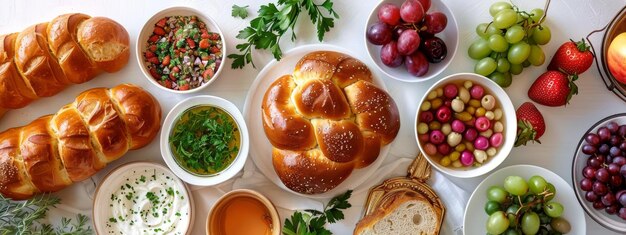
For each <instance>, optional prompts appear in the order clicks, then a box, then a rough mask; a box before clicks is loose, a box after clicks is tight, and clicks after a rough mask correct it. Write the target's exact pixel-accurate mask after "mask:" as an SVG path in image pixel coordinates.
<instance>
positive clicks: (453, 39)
mask: <svg viewBox="0 0 626 235" xmlns="http://www.w3.org/2000/svg"><path fill="white" fill-rule="evenodd" d="M404 1H405V0H383V1H381V2H380V3H379V4H378V5H376V7H375V8H374V9H372V12H371V13H370V16H369V18H368V19H367V22H366V23H365V31H363V32H367V29H368V28H369V27H370V26H371V25H372V24H374V23H376V22H377V21H378V8H379V7H380V6H382V5H383V4H385V3H392V4H395V5H396V6H398V7H400V6H401V5H402V3H403V2H404ZM434 11H439V12H441V13H443V14H444V15H446V17H447V18H448V24H447V25H446V28H445V29H444V30H443V31H441V32H440V33H438V34H436V35H435V36H437V37H438V38H441V40H443V41H444V42H445V43H446V48H447V49H448V54H447V55H446V58H445V59H444V60H443V61H441V62H439V63H435V64H433V63H430V65H429V67H428V72H426V74H424V75H423V76H421V77H415V76H413V75H411V74H410V73H409V72H407V71H406V67H405V66H404V64H402V65H400V66H398V67H396V68H392V67H389V66H387V65H385V64H383V62H382V61H381V60H380V48H381V47H382V45H381V46H379V45H374V44H371V43H370V42H369V41H367V36H366V35H365V34H364V35H363V39H364V40H365V41H364V43H365V49H366V50H367V53H368V55H369V56H370V58H371V59H372V61H374V64H376V66H377V67H378V68H379V69H380V71H382V72H383V73H385V74H386V75H388V76H389V77H391V78H393V79H396V80H399V81H403V82H423V81H428V80H430V79H431V78H433V77H435V76H437V75H439V74H440V73H441V72H443V70H444V69H445V68H446V67H448V65H450V62H452V59H453V58H454V55H455V54H456V52H457V49H458V47H459V28H458V25H457V23H456V19H455V18H454V14H452V11H451V10H450V8H448V6H446V4H445V3H444V2H443V1H442V0H432V1H431V5H430V9H429V10H428V12H434Z"/></svg>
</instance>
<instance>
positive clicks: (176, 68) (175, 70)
mask: <svg viewBox="0 0 626 235" xmlns="http://www.w3.org/2000/svg"><path fill="white" fill-rule="evenodd" d="M178 72H180V68H178V66H176V67H174V68H172V73H178Z"/></svg>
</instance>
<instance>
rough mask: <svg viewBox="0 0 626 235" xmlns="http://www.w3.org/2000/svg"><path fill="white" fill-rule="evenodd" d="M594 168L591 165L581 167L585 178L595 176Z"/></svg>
mask: <svg viewBox="0 0 626 235" xmlns="http://www.w3.org/2000/svg"><path fill="white" fill-rule="evenodd" d="M596 169H597V168H594V167H592V166H586V167H585V168H583V176H584V177H585V178H587V179H594V178H595V177H596Z"/></svg>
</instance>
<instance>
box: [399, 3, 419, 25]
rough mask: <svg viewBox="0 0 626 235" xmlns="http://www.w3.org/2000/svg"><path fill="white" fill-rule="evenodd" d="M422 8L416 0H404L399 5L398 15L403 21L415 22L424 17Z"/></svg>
mask: <svg viewBox="0 0 626 235" xmlns="http://www.w3.org/2000/svg"><path fill="white" fill-rule="evenodd" d="M424 12H425V11H424V8H423V7H422V4H421V3H420V2H418V1H417V0H406V1H405V2H404V3H402V6H400V17H401V18H402V20H404V22H407V23H417V22H420V21H422V19H423V18H424Z"/></svg>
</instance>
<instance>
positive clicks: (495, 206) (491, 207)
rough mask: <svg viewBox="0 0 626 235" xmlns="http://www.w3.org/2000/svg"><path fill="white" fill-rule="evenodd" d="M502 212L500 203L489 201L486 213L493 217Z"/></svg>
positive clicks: (486, 205)
mask: <svg viewBox="0 0 626 235" xmlns="http://www.w3.org/2000/svg"><path fill="white" fill-rule="evenodd" d="M499 210H500V203H498V202H494V201H488V202H487V203H486V204H485V212H486V213H487V215H491V214H493V213H494V212H496V211H499Z"/></svg>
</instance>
